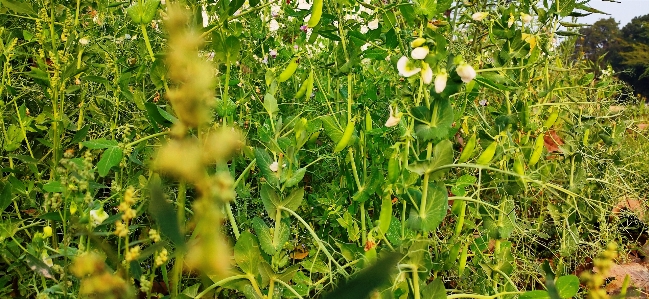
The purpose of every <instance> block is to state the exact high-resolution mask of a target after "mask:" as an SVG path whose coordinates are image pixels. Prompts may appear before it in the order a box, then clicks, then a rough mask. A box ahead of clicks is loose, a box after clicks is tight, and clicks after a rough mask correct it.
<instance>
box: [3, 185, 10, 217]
mask: <svg viewBox="0 0 649 299" xmlns="http://www.w3.org/2000/svg"><path fill="white" fill-rule="evenodd" d="M11 189H12V188H11V184H4V186H3V187H2V191H1V192H0V214H1V213H2V211H4V210H5V209H6V208H7V207H8V206H9V205H10V204H11Z"/></svg>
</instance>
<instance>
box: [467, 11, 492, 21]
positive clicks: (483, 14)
mask: <svg viewBox="0 0 649 299" xmlns="http://www.w3.org/2000/svg"><path fill="white" fill-rule="evenodd" d="M488 15H489V13H486V12H476V13H474V14H473V15H472V16H471V18H472V19H473V20H474V21H482V20H484V18H486V17H487V16H488Z"/></svg>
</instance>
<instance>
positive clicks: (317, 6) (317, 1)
mask: <svg viewBox="0 0 649 299" xmlns="http://www.w3.org/2000/svg"><path fill="white" fill-rule="evenodd" d="M323 2H324V0H314V1H313V5H312V6H311V18H310V19H309V22H308V23H307V26H309V28H313V27H315V26H318V23H320V17H322V5H323Z"/></svg>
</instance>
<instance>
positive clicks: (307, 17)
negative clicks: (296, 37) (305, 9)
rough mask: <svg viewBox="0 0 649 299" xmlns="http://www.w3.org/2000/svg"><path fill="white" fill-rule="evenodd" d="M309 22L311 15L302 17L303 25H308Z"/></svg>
mask: <svg viewBox="0 0 649 299" xmlns="http://www.w3.org/2000/svg"><path fill="white" fill-rule="evenodd" d="M309 20H311V14H308V15H306V17H304V23H308V22H309Z"/></svg>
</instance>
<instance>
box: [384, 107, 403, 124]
mask: <svg viewBox="0 0 649 299" xmlns="http://www.w3.org/2000/svg"><path fill="white" fill-rule="evenodd" d="M388 108H389V109H390V117H389V118H388V121H386V122H385V126H386V127H388V128H389V127H394V126H396V125H398V124H399V122H400V121H401V117H399V115H400V114H399V110H398V109H396V111H393V110H392V106H388ZM395 114H396V115H395Z"/></svg>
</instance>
